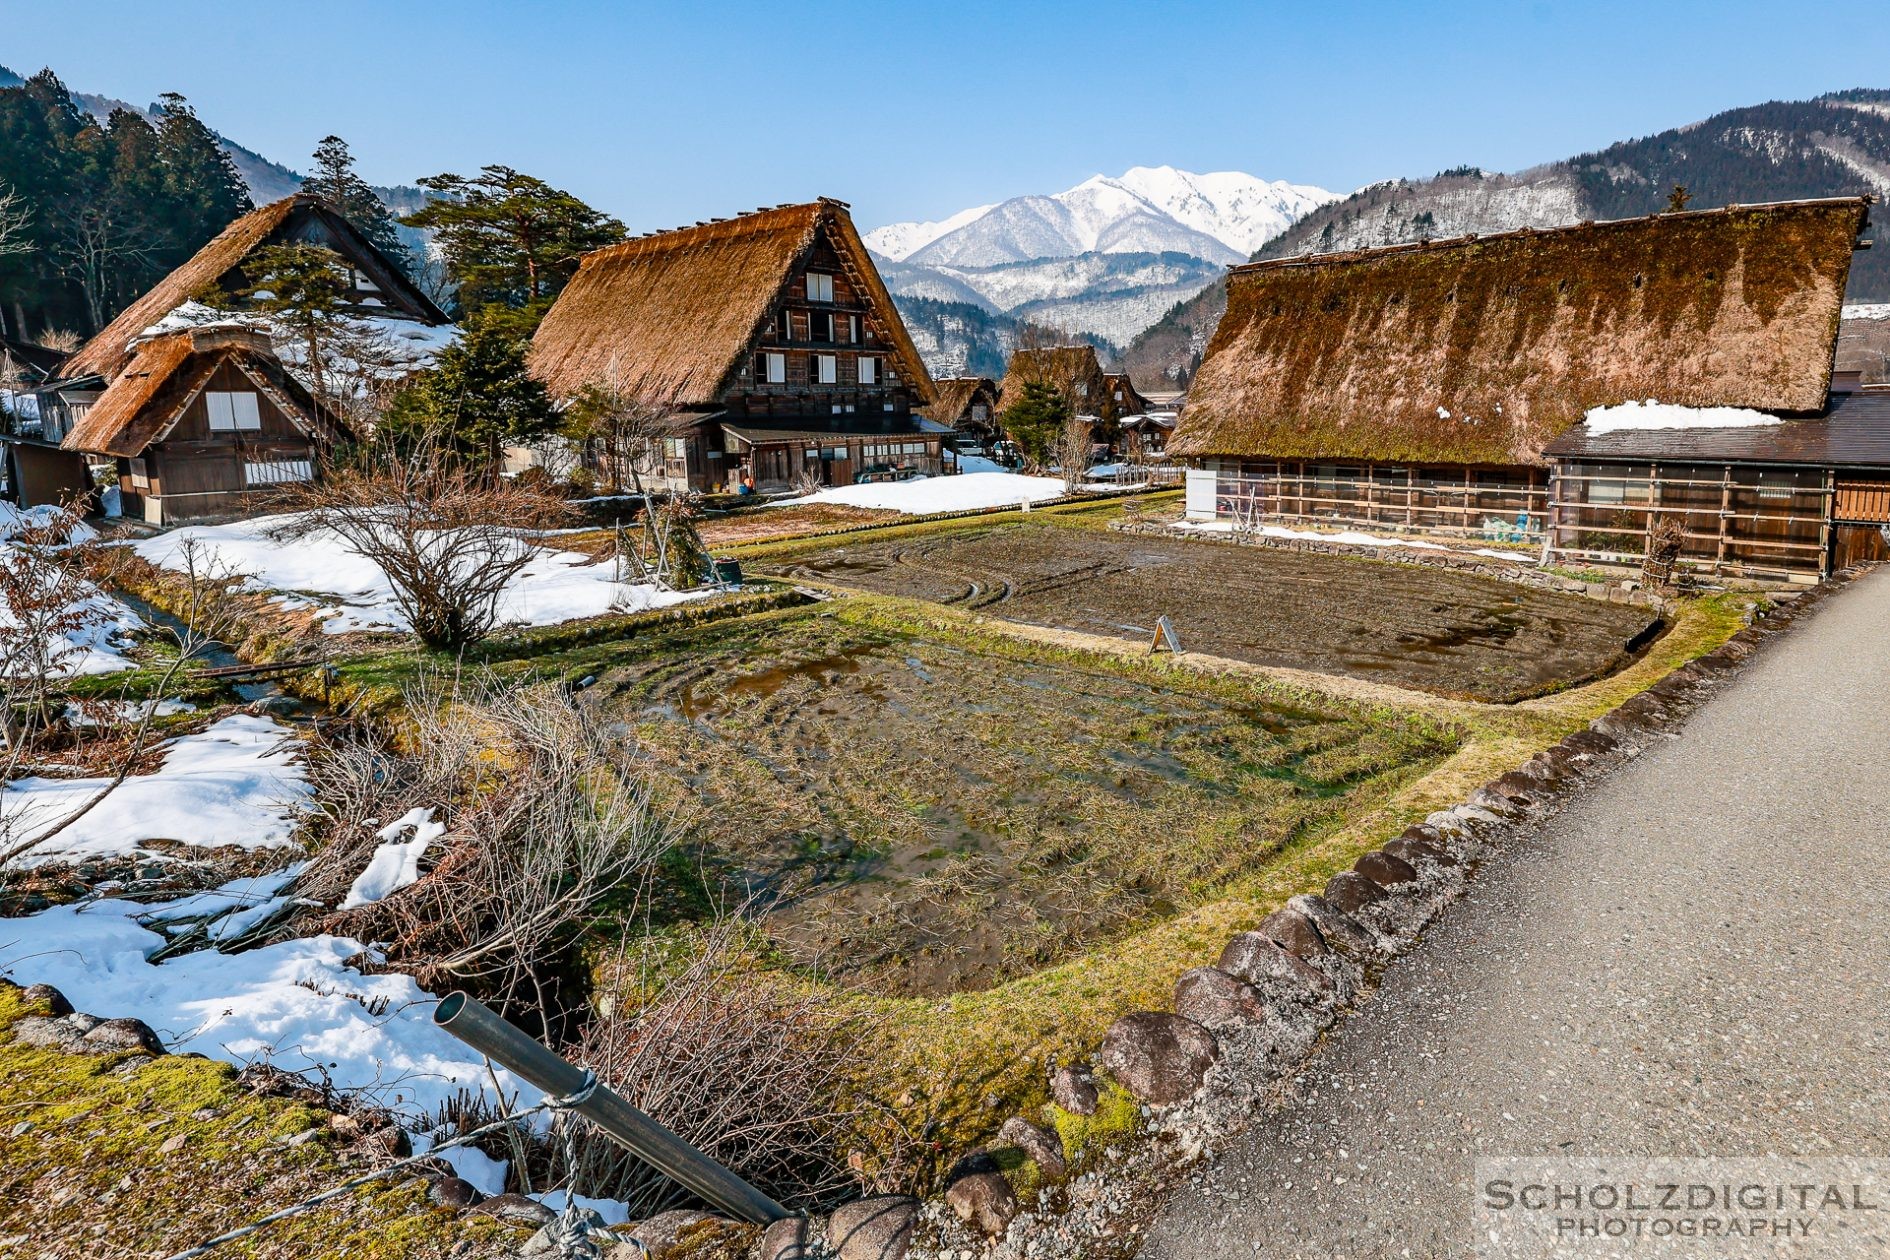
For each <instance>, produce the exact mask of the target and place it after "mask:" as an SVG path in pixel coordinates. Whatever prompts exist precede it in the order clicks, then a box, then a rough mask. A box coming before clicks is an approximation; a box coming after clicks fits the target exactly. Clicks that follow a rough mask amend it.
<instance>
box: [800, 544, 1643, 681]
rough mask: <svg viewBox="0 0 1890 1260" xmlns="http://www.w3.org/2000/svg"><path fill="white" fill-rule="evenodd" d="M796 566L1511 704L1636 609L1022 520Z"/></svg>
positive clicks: (1604, 642)
mask: <svg viewBox="0 0 1890 1260" xmlns="http://www.w3.org/2000/svg"><path fill="white" fill-rule="evenodd" d="M777 571H779V572H781V573H783V574H785V575H787V576H791V577H794V578H799V579H812V580H815V581H822V582H831V583H836V584H839V585H843V586H851V587H857V588H860V589H863V590H869V591H875V592H880V593H884V594H893V595H905V596H911V597H915V598H919V599H928V600H933V601H936V602H938V603H945V604H962V605H967V606H971V607H976V608H981V609H983V610H984V611H985V612H987V613H990V614H992V615H995V616H999V617H1003V618H1006V619H1008V620H1013V621H1021V622H1026V623H1029V624H1033V625H1042V626H1053V627H1058V628H1061V629H1068V630H1078V631H1082V632H1084V633H1087V634H1098V635H1109V636H1112V637H1116V638H1123V639H1130V640H1140V641H1142V642H1147V641H1148V640H1149V638H1150V633H1151V631H1150V628H1151V627H1153V626H1154V624H1155V620H1156V618H1157V617H1159V616H1161V615H1163V614H1166V615H1167V616H1168V618H1169V619H1170V621H1172V622H1173V624H1174V626H1175V629H1176V631H1177V632H1178V633H1179V635H1180V638H1181V645H1182V648H1183V650H1184V651H1198V652H1204V653H1208V654H1210V655H1214V656H1224V657H1232V658H1234V659H1236V660H1243V661H1253V662H1257V663H1259V664H1263V665H1281V666H1289V667H1292V668H1296V669H1309V670H1316V671H1319V672H1321V673H1334V674H1349V675H1352V676H1355V677H1359V678H1369V679H1375V680H1378V681H1381V682H1388V683H1394V684H1396V685H1398V686H1403V687H1414V688H1420V689H1422V690H1425V691H1430V692H1435V693H1437V694H1440V695H1452V696H1463V697H1468V698H1472V699H1478V700H1495V701H1510V700H1517V699H1522V698H1524V697H1527V696H1531V695H1537V694H1540V693H1542V692H1545V691H1549V690H1553V689H1555V688H1557V687H1561V686H1566V685H1569V684H1571V683H1575V682H1579V681H1581V680H1583V679H1587V678H1592V677H1595V676H1597V675H1599V674H1603V673H1606V672H1608V671H1609V670H1611V669H1614V668H1616V667H1618V666H1619V665H1621V664H1622V663H1624V662H1625V661H1626V660H1627V659H1628V658H1629V655H1630V653H1629V650H1628V645H1629V643H1630V641H1632V640H1634V639H1635V638H1636V636H1639V635H1642V634H1643V632H1645V631H1647V630H1648V629H1649V627H1650V626H1651V625H1652V624H1653V617H1652V615H1651V614H1649V613H1648V612H1647V611H1646V610H1644V609H1639V608H1633V607H1629V606H1626V605H1618V604H1604V603H1600V602H1598V601H1595V600H1589V599H1583V598H1580V597H1576V596H1568V595H1555V594H1550V593H1547V592H1542V591H1534V590H1530V589H1528V588H1525V587H1521V586H1517V585H1515V584H1513V583H1509V582H1502V581H1498V580H1496V579H1494V578H1486V577H1479V576H1476V575H1474V574H1466V573H1456V572H1451V571H1448V570H1440V569H1430V568H1419V567H1416V566H1413V565H1400V564H1386V563H1382V562H1379V561H1373V560H1364V559H1359V560H1353V559H1349V558H1346V557H1340V556H1326V555H1316V554H1311V553H1304V552H1292V551H1284V550H1272V549H1268V548H1261V547H1237V546H1231V545H1228V544H1223V543H1213V542H1206V541H1200V542H1197V541H1193V540H1189V539H1162V538H1149V537H1145V536H1140V535H1131V534H1119V533H1112V532H1109V531H1106V530H1099V529H1085V528H1071V527H1059V526H1055V525H1044V524H1019V525H1010V526H1005V527H1003V528H998V529H983V530H967V531H963V532H952V533H941V534H935V535H930V536H927V537H924V538H919V539H909V540H900V541H893V542H879V543H873V542H863V543H856V544H847V543H845V542H844V541H842V542H841V543H840V544H839V545H836V546H833V547H831V548H827V549H825V550H821V551H818V552H814V553H811V554H803V555H801V556H799V557H796V558H794V559H792V560H789V561H783V562H779V563H778V564H777Z"/></svg>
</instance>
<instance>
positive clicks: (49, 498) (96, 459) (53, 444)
mask: <svg viewBox="0 0 1890 1260" xmlns="http://www.w3.org/2000/svg"><path fill="white" fill-rule="evenodd" d="M292 243H304V244H313V245H323V246H326V247H327V248H329V249H331V250H333V251H334V252H335V253H336V254H337V255H339V256H340V259H341V264H342V265H343V266H344V267H346V269H347V273H348V283H349V291H348V293H347V294H346V297H345V299H344V301H345V306H346V309H347V310H349V311H350V312H351V313H353V314H355V315H357V316H359V317H361V318H363V319H369V320H373V321H376V322H380V323H383V324H384V326H389V327H396V328H399V327H407V328H412V329H414V330H415V335H416V336H417V337H418V338H419V339H420V340H422V341H424V342H428V343H430V342H431V341H433V340H435V339H437V334H436V333H435V332H432V331H427V330H437V329H440V328H442V327H444V326H446V325H447V323H448V321H447V318H446V315H445V314H444V313H443V312H442V311H441V310H440V309H439V307H437V306H436V305H434V303H433V302H432V301H431V300H430V299H428V298H427V296H426V295H425V294H424V293H422V292H421V291H420V290H419V289H418V288H417V287H416V286H415V285H414V284H413V282H412V281H410V280H409V279H408V278H407V276H406V274H405V273H404V272H403V271H401V269H400V268H399V267H397V266H395V265H394V264H393V263H392V262H390V261H389V260H388V259H387V258H386V257H385V256H383V255H382V254H381V253H380V251H379V250H377V249H376V248H375V247H374V245H373V244H372V243H371V242H370V241H369V240H368V239H367V238H366V237H365V236H363V235H362V234H361V233H360V232H359V231H358V230H357V229H356V228H355V227H354V226H353V225H352V224H350V223H349V222H348V221H347V220H346V219H344V218H342V217H341V216H340V215H339V214H337V213H336V212H335V211H334V210H333V209H331V208H330V207H329V206H328V205H326V204H325V203H323V202H322V201H320V200H319V199H317V198H315V197H312V196H307V195H297V196H294V197H287V198H284V199H283V200H281V201H277V202H274V203H272V204H270V205H267V206H263V207H261V208H260V209H257V210H253V211H251V212H250V213H249V214H246V215H244V216H243V217H241V218H239V219H237V220H236V221H235V222H234V223H232V224H230V226H229V227H227V228H225V229H224V230H223V231H222V232H221V233H219V234H218V235H217V236H216V238H215V239H213V240H212V241H210V243H209V244H207V245H205V246H204V247H203V248H202V249H201V250H199V251H198V252H197V253H196V254H195V255H194V256H193V257H192V258H191V259H190V260H189V261H188V262H186V263H185V264H184V265H183V266H181V267H179V268H178V269H177V270H176V271H173V272H172V273H171V274H170V275H168V276H166V277H165V278H164V279H163V280H162V281H160V282H159V283H158V284H157V285H156V286H155V287H154V288H152V289H151V291H150V292H148V293H146V294H145V295H144V296H143V297H141V298H139V299H138V300H137V301H136V302H133V303H132V304H131V305H130V306H129V307H127V308H126V309H125V310H124V311H123V312H121V313H120V314H119V316H118V318H116V319H114V320H113V321H112V322H111V323H110V324H108V325H107V326H106V327H105V329H104V331H102V332H100V333H99V334H98V335H97V336H95V337H93V338H92V339H91V340H90V341H88V342H87V343H86V344H85V345H84V346H82V347H81V348H80V349H79V350H78V352H77V353H75V354H74V355H73V356H72V357H71V358H70V359H67V360H66V361H65V362H64V363H63V364H61V365H60V366H59V367H58V368H57V370H56V371H55V372H53V373H51V374H50V377H49V379H47V380H45V381H43V382H42V383H41V384H40V385H39V386H38V388H37V390H36V398H37V404H38V406H37V417H36V419H35V420H33V421H31V422H24V421H23V422H21V423H18V424H16V425H15V427H14V431H13V432H12V433H9V434H7V435H5V442H6V458H7V466H8V467H7V471H8V485H9V487H10V488H11V492H12V494H13V496H14V498H15V500H16V501H17V502H18V503H19V504H20V505H22V506H30V505H33V504H38V503H51V502H57V501H60V500H62V499H67V498H71V497H73V496H75V495H81V494H85V493H88V492H89V491H90V489H91V488H92V484H93V478H92V475H91V472H90V470H89V468H88V465H89V464H91V463H101V462H102V463H108V464H109V465H110V466H111V467H112V468H113V469H114V470H115V472H116V476H117V486H118V490H119V493H120V498H121V504H122V510H123V511H124V513H125V514H126V515H127V516H137V517H142V518H143V519H144V520H145V521H147V522H149V523H151V524H154V525H170V524H174V523H176V522H178V521H185V520H196V519H202V518H205V517H214V516H225V515H230V514H233V513H236V512H240V511H242V510H244V508H245V505H246V503H247V502H248V501H249V500H250V499H251V498H252V497H253V495H254V493H255V492H257V491H259V490H266V489H267V488H269V487H271V486H276V485H281V484H283V483H285V482H292V481H301V480H306V479H308V478H309V477H311V476H313V475H314V470H315V461H316V458H317V455H318V453H319V452H320V451H321V449H322V448H323V447H324V446H325V445H327V444H328V443H330V442H332V441H333V440H334V439H335V438H337V437H338V436H340V429H339V426H338V422H337V421H336V419H335V418H334V417H333V416H331V415H330V414H328V412H327V411H326V410H325V409H324V408H322V407H321V406H319V405H318V404H317V403H316V401H315V400H314V399H313V398H311V397H310V396H309V393H308V391H307V390H306V389H304V388H303V387H302V385H301V384H300V383H299V382H297V381H296V380H295V378H294V377H292V376H291V375H290V374H289V373H288V371H287V370H286V369H285V368H284V367H283V364H282V361H281V359H280V358H279V357H278V354H277V352H276V349H275V348H274V346H273V345H272V343H271V339H270V336H269V333H268V330H267V327H266V325H265V324H263V323H262V322H261V321H259V320H254V319H251V318H248V317H246V316H244V315H243V314H242V313H241V312H240V311H235V310H226V309H215V308H212V307H209V306H206V305H204V304H202V303H201V302H199V301H197V300H196V299H198V298H199V297H201V296H203V295H206V294H216V295H219V300H220V301H224V300H229V299H228V295H231V294H234V293H237V292H238V291H240V290H241V289H243V288H245V287H247V286H248V283H249V279H248V278H247V277H246V276H245V274H244V266H245V264H246V263H247V262H248V261H249V260H250V259H251V257H252V256H253V255H254V254H255V252H256V251H257V250H259V249H261V248H263V247H264V246H267V245H280V244H292ZM238 300H239V301H240V299H238Z"/></svg>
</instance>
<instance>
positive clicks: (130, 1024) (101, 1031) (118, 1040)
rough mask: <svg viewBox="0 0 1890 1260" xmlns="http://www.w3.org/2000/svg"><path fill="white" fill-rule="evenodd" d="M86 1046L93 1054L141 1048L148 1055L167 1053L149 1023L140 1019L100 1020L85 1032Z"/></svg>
mask: <svg viewBox="0 0 1890 1260" xmlns="http://www.w3.org/2000/svg"><path fill="white" fill-rule="evenodd" d="M85 1044H86V1048H87V1049H88V1050H90V1051H91V1052H92V1053H94V1054H110V1053H111V1052H112V1051H114V1050H142V1051H144V1053H146V1054H149V1055H160V1054H165V1053H168V1052H167V1051H166V1050H165V1049H164V1043H163V1042H162V1041H159V1040H158V1035H157V1033H156V1032H154V1031H152V1029H151V1025H149V1024H147V1023H145V1022H144V1021H143V1020H141V1019H107V1020H102V1021H101V1022H99V1023H98V1024H97V1025H95V1026H94V1027H93V1028H92V1029H91V1030H89V1031H88V1032H87V1033H86V1034H85Z"/></svg>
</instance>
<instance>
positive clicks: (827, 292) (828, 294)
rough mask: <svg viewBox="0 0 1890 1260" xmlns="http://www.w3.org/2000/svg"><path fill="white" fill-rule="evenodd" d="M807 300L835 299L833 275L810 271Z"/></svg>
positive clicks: (825, 300)
mask: <svg viewBox="0 0 1890 1260" xmlns="http://www.w3.org/2000/svg"><path fill="white" fill-rule="evenodd" d="M807 300H808V301H810V302H831V301H833V277H832V276H829V275H826V274H824V273H822V272H818V271H810V272H808V273H807Z"/></svg>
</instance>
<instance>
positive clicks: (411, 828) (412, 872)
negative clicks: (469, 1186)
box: [341, 808, 471, 1180]
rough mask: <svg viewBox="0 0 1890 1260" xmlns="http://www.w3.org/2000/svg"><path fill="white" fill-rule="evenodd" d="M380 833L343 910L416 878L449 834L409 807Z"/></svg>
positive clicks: (383, 895)
mask: <svg viewBox="0 0 1890 1260" xmlns="http://www.w3.org/2000/svg"><path fill="white" fill-rule="evenodd" d="M408 832H412V833H413V838H412V839H411V840H402V839H401V838H400V837H401V836H402V835H405V834H406V833H408ZM377 834H378V836H379V838H380V840H381V845H380V847H379V848H377V849H375V850H374V856H373V857H371V858H369V859H368V864H367V866H366V867H365V868H363V869H362V871H361V873H360V874H359V875H357V876H355V878H354V884H353V885H352V886H351V887H350V888H349V889H348V895H347V897H346V898H344V899H343V901H342V903H341V908H342V909H343V910H353V909H355V908H356V907H358V906H368V905H373V904H374V903H375V902H377V901H380V900H382V899H384V898H386V897H391V896H392V895H393V894H395V893H397V892H399V891H400V890H401V889H403V888H405V887H406V886H407V885H409V884H411V883H414V882H415V881H417V880H418V879H419V878H420V859H421V857H422V856H424V855H425V854H426V851H427V849H428V848H429V847H431V846H432V844H433V842H434V841H436V840H438V839H439V838H440V837H441V836H443V835H445V834H446V824H445V823H437V822H434V821H433V811H432V810H430V809H425V808H421V809H410V810H408V811H407V812H406V813H405V814H404V815H402V816H401V817H400V818H399V819H397V820H395V822H394V823H393V824H392V825H390V826H387V827H383V828H382V829H381V830H380V831H379V832H378V833H377ZM468 1180H471V1178H468Z"/></svg>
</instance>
